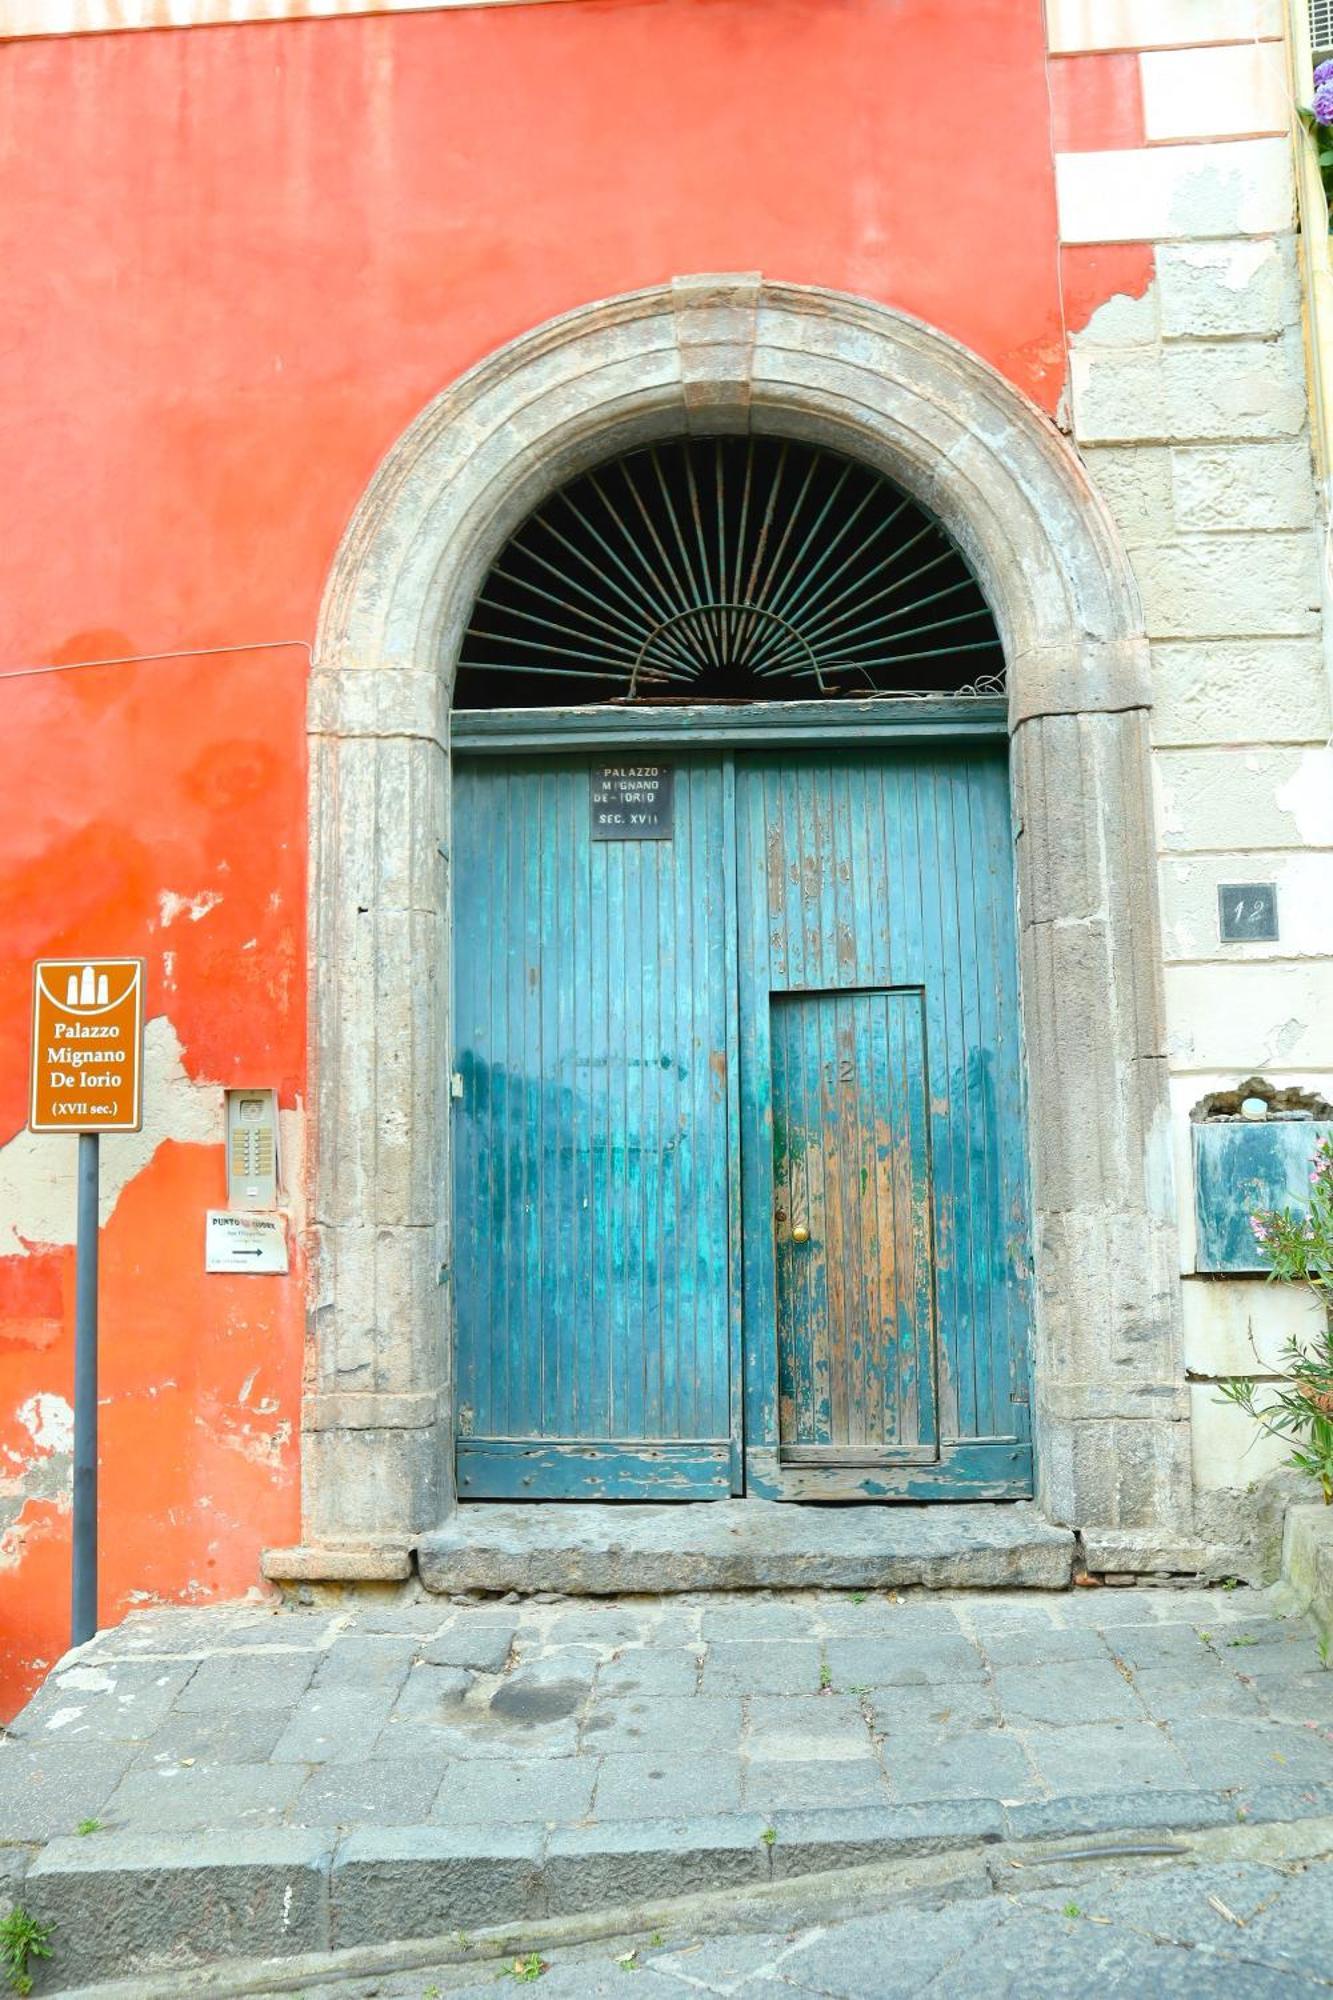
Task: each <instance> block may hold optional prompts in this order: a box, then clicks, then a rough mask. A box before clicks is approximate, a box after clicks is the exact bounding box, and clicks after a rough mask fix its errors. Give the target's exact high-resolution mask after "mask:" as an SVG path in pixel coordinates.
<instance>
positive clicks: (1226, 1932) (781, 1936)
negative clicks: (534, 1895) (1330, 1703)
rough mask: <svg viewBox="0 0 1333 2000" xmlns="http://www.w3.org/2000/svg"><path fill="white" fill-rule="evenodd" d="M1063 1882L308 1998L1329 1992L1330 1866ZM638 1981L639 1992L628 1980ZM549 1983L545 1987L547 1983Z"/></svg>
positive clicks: (1161, 1997) (1170, 1999)
mask: <svg viewBox="0 0 1333 2000" xmlns="http://www.w3.org/2000/svg"><path fill="white" fill-rule="evenodd" d="M1066 1874H1067V1876H1068V1879H1067V1880H1065V1881H1064V1882H1062V1883H1061V1884H1059V1885H1058V1886H1047V1887H1044V1888H1041V1889H1033V1890H1028V1891H1023V1890H1021V1889H1018V1890H1014V1891H1011V1892H1010V1893H1008V1894H1004V1893H990V1894H983V1895H975V1896H959V1897H956V1898H954V1899H951V1900H947V1901H942V1900H940V1899H939V1898H932V1897H929V1896H927V1897H921V1898H915V1899H909V1900H906V1901H899V1902H896V1903H895V1904H894V1906H893V1907H891V1908H888V1909H881V1910H876V1911H873V1912H872V1913H867V1914H864V1915H856V1916H846V1915H841V1916H840V1915H830V1916H828V1917H826V1918H825V1919H824V1920H822V1921H820V1920H812V1919H811V1915H810V1913H809V1911H808V1910H804V1909H800V1908H797V1909H794V1910H793V1912H792V1913H791V1920H790V1921H784V1917H785V1916H786V1914H787V1913H785V1912H784V1911H782V1910H781V1909H779V1908H775V1909H772V1910H771V1911H770V1912H769V1916H770V1923H769V1925H768V1927H767V1928H766V1929H763V1930H756V1931H737V1932H732V1933H729V1934H724V1935H711V1936H710V1935H691V1934H690V1933H689V1932H682V1933H671V1934H668V1933H667V1932H664V1931H660V1930H659V1931H656V1932H652V1933H650V1934H648V1935H647V1936H644V1935H642V1934H640V1935H638V1936H632V1937H628V1936H627V1937H622V1938H618V1939H615V1940H604V1941H599V1942H598V1943H597V1944H595V1945H590V1946H574V1947H571V1948H568V1949H563V1950H562V1949H560V1948H559V1947H550V1948H548V1950H547V1951H546V1952H545V1953H543V1952H529V1951H523V1952H522V1953H520V1954H519V1955H518V1956H517V1957H508V1956H506V1958H504V1959H503V1960H501V1961H499V1962H498V1963H495V1964H490V1965H487V1966H486V1967H485V1969H484V1971H480V1972H479V1970H478V1969H477V1968H475V1967H473V1968H462V1967H459V1966H456V1965H454V1966H442V1967H429V1968H425V1969H421V1970H417V1971H415V1972H412V1973H400V1974H392V1975H387V1976H382V1977H379V1978H376V1979H368V1980H364V1981H362V1980H357V1981H355V1982H353V1983H352V1984H350V1985H349V1984H339V1985H337V1986H332V1985H315V1986H311V1987H307V1988H305V1989H304V1991H303V1995H302V2000H445V1996H446V1995H447V1996H448V1997H449V2000H480V1996H481V1995H483V1994H485V1995H487V1996H490V1997H491V2000H493V1996H495V1995H496V1994H497V1993H498V1992H507V1991H509V1990H510V1988H511V1986H512V1987H515V1988H517V1987H518V1986H520V1985H522V1986H526V1985H528V1984H529V1983H531V1984H532V1986H533V1989H534V1992H535V1993H536V1994H538V1995H539V1996H540V2000H596V1996H599V1995H605V1994H615V1995H618V1996H621V2000H624V1996H625V1995H626V1994H627V1993H634V1994H639V1995H641V1996H642V2000H690V1996H695V2000H699V1996H707V1995H727V1996H736V2000H802V1996H810V2000H946V1996H947V2000H1026V1996H1040V2000H1118V1996H1124V2000H1270V1996H1273V2000H1298V1996H1301V1995H1305V1994H1321V1993H1322V1994H1328V1993H1329V1992H1331V1991H1333V1863H1331V1862H1330V1861H1328V1860H1327V1859H1318V1860H1314V1861H1310V1862H1306V1861H1297V1862H1295V1863H1293V1862H1292V1861H1290V1860H1289V1859H1286V1858H1283V1859H1279V1860H1277V1861H1275V1862H1272V1863H1265V1862H1255V1861H1213V1862H1209V1861H1207V1860H1203V1861H1202V1862H1199V1863H1195V1864H1191V1865H1181V1864H1179V1863H1172V1862H1170V1861H1159V1862H1157V1863H1154V1864H1151V1865H1149V1864H1145V1863H1139V1864H1137V1865H1136V1866H1135V1867H1134V1868H1133V1869H1129V1868H1126V1867H1124V1866H1121V1867H1110V1866H1094V1867H1092V1868H1086V1867H1085V1868H1083V1869H1082V1870H1081V1871H1078V1872H1075V1871H1072V1870H1071V1871H1066ZM627 1972H635V1973H638V1974H640V1975H641V1976H640V1977H639V1978H638V1979H637V1980H636V1981H634V1982H633V1983H632V1984H630V1985H628V1986H627V1984H626V1977H625V1975H626V1973H627ZM538 1981H540V1983H539V1984H538Z"/></svg>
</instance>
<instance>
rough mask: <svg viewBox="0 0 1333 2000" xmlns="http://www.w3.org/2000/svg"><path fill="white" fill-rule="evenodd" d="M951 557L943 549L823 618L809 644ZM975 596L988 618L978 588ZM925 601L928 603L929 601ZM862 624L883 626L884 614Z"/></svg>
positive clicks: (867, 626) (814, 629) (947, 551)
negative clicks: (836, 614) (839, 612)
mask: <svg viewBox="0 0 1333 2000" xmlns="http://www.w3.org/2000/svg"><path fill="white" fill-rule="evenodd" d="M917 539H918V540H919V539H920V538H919V537H918V538H917ZM953 555H954V550H953V549H951V548H949V549H945V550H944V551H943V553H942V554H940V555H937V556H932V557H931V559H930V561H929V562H927V563H922V564H921V565H920V566H919V567H918V568H917V569H914V570H911V571H909V573H908V574H907V575H906V576H902V577H899V579H898V581H897V582H896V583H888V584H885V586H884V588H883V590H877V591H875V592H874V593H873V594H872V595H871V596H869V597H863V598H862V599H861V600H860V602H859V604H856V605H854V606H853V607H852V609H851V610H850V611H844V612H843V613H842V615H841V616H840V617H838V618H825V619H824V620H823V621H822V622H820V623H817V624H815V625H812V626H811V628H810V639H811V643H812V644H813V643H814V641H815V640H816V639H817V638H819V637H821V636H822V635H823V634H824V633H826V632H835V631H837V629H838V627H839V626H840V625H846V624H848V623H849V622H850V621H851V620H853V619H856V618H858V617H859V616H860V613H861V612H862V611H863V610H864V609H865V608H866V606H867V605H870V604H878V603H880V602H881V601H882V600H883V599H884V598H886V597H896V596H897V595H898V593H899V591H901V590H906V588H907V586H908V584H909V583H915V582H916V580H917V578H918V577H919V576H927V575H928V574H929V573H930V571H931V570H933V569H938V568H939V566H940V564H941V563H946V562H949V561H950V560H951V559H952V557H953ZM854 588H855V586H853V590H854ZM852 594H853V592H852V591H845V592H844V593H843V595H844V596H851V595H852ZM977 595H978V597H979V598H980V599H981V601H980V603H979V605H978V607H977V610H978V614H979V615H980V614H981V613H983V612H984V613H985V614H986V616H987V617H989V615H990V612H989V608H988V606H987V604H986V600H985V598H984V597H981V592H980V588H978V591H977ZM926 601H927V602H929V600H926ZM827 609H828V610H830V611H831V610H832V609H833V606H832V605H831V604H830V605H829V606H828V607H827ZM912 609H913V605H912V604H908V605H907V607H906V612H905V613H904V615H907V614H910V612H911V611H912ZM888 615H896V614H888ZM863 622H864V624H865V627H866V629H867V630H870V629H871V627H873V626H875V625H879V624H883V623H884V622H885V614H877V615H876V616H875V617H874V618H867V619H865V620H864V621H863Z"/></svg>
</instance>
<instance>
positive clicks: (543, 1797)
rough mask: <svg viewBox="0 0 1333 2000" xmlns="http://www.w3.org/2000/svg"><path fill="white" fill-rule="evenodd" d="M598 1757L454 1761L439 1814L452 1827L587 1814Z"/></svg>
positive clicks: (437, 1805)
mask: <svg viewBox="0 0 1333 2000" xmlns="http://www.w3.org/2000/svg"><path fill="white" fill-rule="evenodd" d="M598 1766H599V1760H598V1759H597V1758H596V1757H530V1758H503V1759H502V1758H498V1757H474V1758H471V1759H468V1760H465V1761H461V1762H459V1763H456V1764H451V1765H450V1766H449V1771H448V1775H447V1776H446V1778H445V1780H444V1783H443V1784H442V1785H441V1786H440V1787H439V1790H438V1793H437V1796H436V1800H435V1811H434V1814H433V1817H434V1818H435V1819H436V1820H438V1821H440V1822H441V1823H442V1824H444V1825H449V1826H506V1825H507V1826H516V1825H519V1824H521V1823H532V1824H535V1825H550V1824H555V1823H562V1822H565V1821H570V1820H579V1819H583V1818H584V1817H585V1816H586V1814H587V1812H588V1811H589V1808H590V1807H591V1805H592V1795H593V1787H594V1785H595V1784H596V1782H597V1772H598Z"/></svg>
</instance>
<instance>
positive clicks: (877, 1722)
mask: <svg viewBox="0 0 1333 2000" xmlns="http://www.w3.org/2000/svg"><path fill="white" fill-rule="evenodd" d="M866 1701H867V1706H868V1707H869V1709H870V1713H871V1717H872V1726H873V1728H874V1730H875V1732H876V1733H877V1734H878V1735H881V1736H885V1737H887V1738H888V1739H889V1740H890V1741H891V1742H893V1741H897V1740H898V1739H899V1738H902V1737H912V1736H916V1735H925V1736H936V1735H945V1736H958V1735H965V1734H966V1733H967V1732H968V1731H969V1730H972V1729H987V1728H993V1727H995V1726H996V1725H997V1724H998V1723H999V1721H1000V1708H999V1704H998V1702H997V1701H996V1699H995V1691H994V1688H993V1687H992V1685H991V1683H990V1682H989V1681H988V1680H978V1681H950V1682H949V1683H948V1684H947V1686H944V1687H933V1688H923V1687H895V1688H876V1689H874V1690H872V1691H871V1692H870V1693H869V1695H868V1696H867V1697H866Z"/></svg>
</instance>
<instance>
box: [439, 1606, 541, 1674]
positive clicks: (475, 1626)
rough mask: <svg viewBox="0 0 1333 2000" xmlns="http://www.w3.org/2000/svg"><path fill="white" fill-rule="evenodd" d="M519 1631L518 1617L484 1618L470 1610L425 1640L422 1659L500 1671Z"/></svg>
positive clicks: (488, 1672) (442, 1663)
mask: <svg viewBox="0 0 1333 2000" xmlns="http://www.w3.org/2000/svg"><path fill="white" fill-rule="evenodd" d="M517 1630H518V1620H517V1619H516V1618H482V1617H479V1616H476V1615H475V1614H472V1613H468V1614H465V1615H463V1616H460V1617H458V1618H456V1619H454V1620H453V1621H452V1622H451V1623H450V1624H449V1625H448V1626H447V1627H446V1628H445V1630H444V1631H443V1632H437V1633H436V1634H435V1635H434V1636H433V1637H432V1638H430V1639H427V1640H425V1641H423V1643H422V1645H421V1648H420V1655H419V1656H420V1658H421V1659H422V1660H424V1661H425V1662H426V1663H427V1665H429V1666H435V1667H470V1668H472V1669H473V1670H474V1671H475V1672H477V1673H484V1674H498V1673H499V1672H500V1671H501V1669H502V1668H503V1667H504V1665H505V1663H506V1661H507V1660H508V1658H509V1655H510V1652H511V1650H512V1648H513V1644H514V1635H515V1633H516V1632H517Z"/></svg>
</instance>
